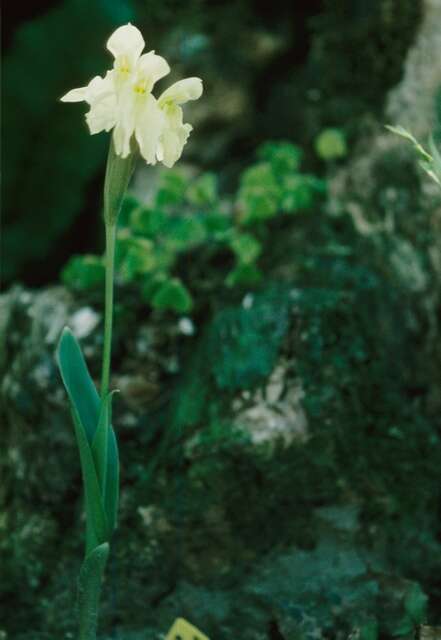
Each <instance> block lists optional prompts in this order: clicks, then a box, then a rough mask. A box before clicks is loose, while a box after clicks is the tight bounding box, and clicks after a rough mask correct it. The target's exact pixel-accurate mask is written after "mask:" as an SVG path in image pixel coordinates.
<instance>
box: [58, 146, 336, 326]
mask: <svg viewBox="0 0 441 640" xmlns="http://www.w3.org/2000/svg"><path fill="white" fill-rule="evenodd" d="M257 155H258V160H259V161H258V162H257V163H255V164H253V165H252V166H251V167H248V168H247V169H245V171H244V172H243V173H242V174H241V176H240V178H239V189H238V192H237V194H236V195H235V196H233V197H231V198H229V199H222V198H221V197H220V196H219V193H218V187H217V180H216V176H215V175H214V174H213V173H203V174H201V175H199V176H197V177H195V178H192V179H188V178H186V177H185V175H184V173H183V172H182V171H180V170H179V169H175V170H173V171H162V172H161V176H160V180H159V185H158V189H157V191H156V193H155V195H154V198H153V201H152V203H151V204H150V205H144V204H142V203H141V202H139V201H138V200H136V199H135V198H133V197H129V198H126V200H125V202H124V205H123V211H122V214H121V221H120V223H119V231H118V242H117V258H116V268H117V274H118V278H119V282H120V283H121V284H124V285H130V284H133V285H134V286H136V287H137V288H138V290H139V292H140V294H141V297H142V299H143V300H144V301H145V303H146V305H147V304H148V305H149V306H151V307H152V308H153V309H162V310H167V309H168V310H172V311H174V312H176V313H178V314H186V313H189V312H191V311H192V309H193V306H194V295H193V292H192V291H191V285H192V283H193V280H196V281H197V280H198V278H197V277H196V278H195V275H194V273H193V272H192V278H191V282H189V283H188V284H186V283H184V282H183V281H182V280H181V279H180V278H179V276H178V275H177V273H176V272H177V269H178V267H179V265H180V264H182V263H185V261H186V260H188V261H191V260H192V259H194V257H195V256H196V255H197V253H198V254H200V255H202V256H203V257H205V261H204V262H205V264H203V265H201V264H200V266H199V269H201V268H202V269H205V268H208V269H210V263H211V264H213V263H214V264H216V267H215V269H216V272H215V273H213V279H214V280H215V282H216V283H219V285H220V286H221V287H222V286H225V287H227V288H228V287H242V288H243V287H244V286H249V285H251V286H253V285H257V284H258V283H259V282H261V280H262V277H263V274H262V271H261V269H260V268H259V259H260V258H261V254H264V252H265V250H267V246H266V245H267V243H268V242H269V240H270V228H269V223H270V221H272V220H274V219H277V218H279V217H286V216H291V215H297V214H299V213H300V212H305V211H308V210H311V208H312V207H313V206H314V205H316V204H317V203H318V201H319V198H320V196H321V195H322V194H324V191H325V183H324V181H323V180H320V179H319V178H317V177H315V176H311V175H308V174H304V173H302V172H301V171H300V158H301V151H300V149H299V148H298V147H296V146H295V145H293V144H290V143H283V142H279V143H275V142H274V143H266V144H265V145H263V146H262V147H261V148H260V150H259V151H258V154H257ZM196 252H197V253H196ZM219 257H220V259H221V260H222V262H220V260H219V259H218V258H219ZM198 262H199V263H200V262H201V261H200V258H198ZM219 264H220V266H221V269H219V267H218V266H217V265H219ZM211 269H213V267H211ZM62 280H63V282H64V283H65V284H66V285H67V286H69V287H72V289H74V290H77V291H88V290H96V289H97V288H98V289H99V288H100V287H102V285H103V282H104V263H103V260H102V259H100V258H99V257H96V256H91V255H85V256H73V257H72V258H71V259H70V260H69V262H68V264H67V265H66V266H65V268H64V270H63V273H62ZM217 292H218V294H219V293H220V289H219V288H218V289H217Z"/></svg>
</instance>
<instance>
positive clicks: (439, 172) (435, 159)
mask: <svg viewBox="0 0 441 640" xmlns="http://www.w3.org/2000/svg"><path fill="white" fill-rule="evenodd" d="M386 128H387V129H389V131H391V132H392V133H395V134H397V135H398V136H400V137H401V138H404V139H405V140H408V141H409V142H411V143H412V145H413V147H414V149H415V152H416V153H417V155H418V158H419V162H420V165H421V167H422V169H423V170H424V171H425V172H426V173H427V175H428V176H429V177H430V178H432V180H434V182H436V184H437V185H438V186H439V187H441V155H440V152H439V150H438V148H437V146H436V144H435V140H434V138H433V137H431V138H430V140H429V150H430V153H429V152H428V151H426V149H425V148H424V147H423V146H422V145H421V144H420V143H419V142H418V140H416V139H415V137H414V136H413V135H412V134H411V133H410V132H409V131H407V129H405V128H404V127H401V126H398V127H392V126H390V125H387V126H386Z"/></svg>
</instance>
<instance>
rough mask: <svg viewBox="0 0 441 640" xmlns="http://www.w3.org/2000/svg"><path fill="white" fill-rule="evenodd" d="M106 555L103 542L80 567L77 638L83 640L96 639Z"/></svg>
mask: <svg viewBox="0 0 441 640" xmlns="http://www.w3.org/2000/svg"><path fill="white" fill-rule="evenodd" d="M108 555H109V544H108V543H107V542H105V543H104V544H101V545H99V546H97V547H95V548H94V549H93V550H92V551H91V553H90V554H89V555H88V556H87V557H86V559H85V561H84V562H83V565H82V567H81V571H80V577H79V580H78V605H79V619H80V633H79V637H80V638H84V640H92V639H93V640H95V638H96V630H97V624H98V603H99V598H100V593H101V584H102V580H103V574H104V569H105V567H106V562H107V557H108Z"/></svg>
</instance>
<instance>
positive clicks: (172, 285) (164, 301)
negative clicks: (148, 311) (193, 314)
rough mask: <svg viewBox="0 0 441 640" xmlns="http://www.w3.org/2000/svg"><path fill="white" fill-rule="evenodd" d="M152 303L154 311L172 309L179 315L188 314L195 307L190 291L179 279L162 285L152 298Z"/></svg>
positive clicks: (173, 279)
mask: <svg viewBox="0 0 441 640" xmlns="http://www.w3.org/2000/svg"><path fill="white" fill-rule="evenodd" d="M151 303H152V307H153V308H154V309H171V310H172V311H176V312H177V313H188V312H189V311H191V309H192V307H193V301H192V299H191V295H190V293H189V291H188V290H187V288H186V287H185V286H184V285H183V284H182V282H180V281H179V280H178V279H177V278H172V279H170V280H167V281H166V282H164V283H163V284H161V285H160V286H159V287H158V289H157V290H156V291H155V293H154V295H153V296H152V300H151Z"/></svg>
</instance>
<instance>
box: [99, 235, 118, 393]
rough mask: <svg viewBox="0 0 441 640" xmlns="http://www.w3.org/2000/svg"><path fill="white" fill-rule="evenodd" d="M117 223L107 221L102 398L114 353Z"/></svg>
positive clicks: (107, 382)
mask: <svg viewBox="0 0 441 640" xmlns="http://www.w3.org/2000/svg"><path fill="white" fill-rule="evenodd" d="M115 239H116V223H115V224H109V223H106V288H105V309H104V348H103V368H102V374H101V398H102V400H104V399H105V398H106V397H107V394H108V393H109V380H110V360H111V354H112V319H113V277H114V271H115Z"/></svg>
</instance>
